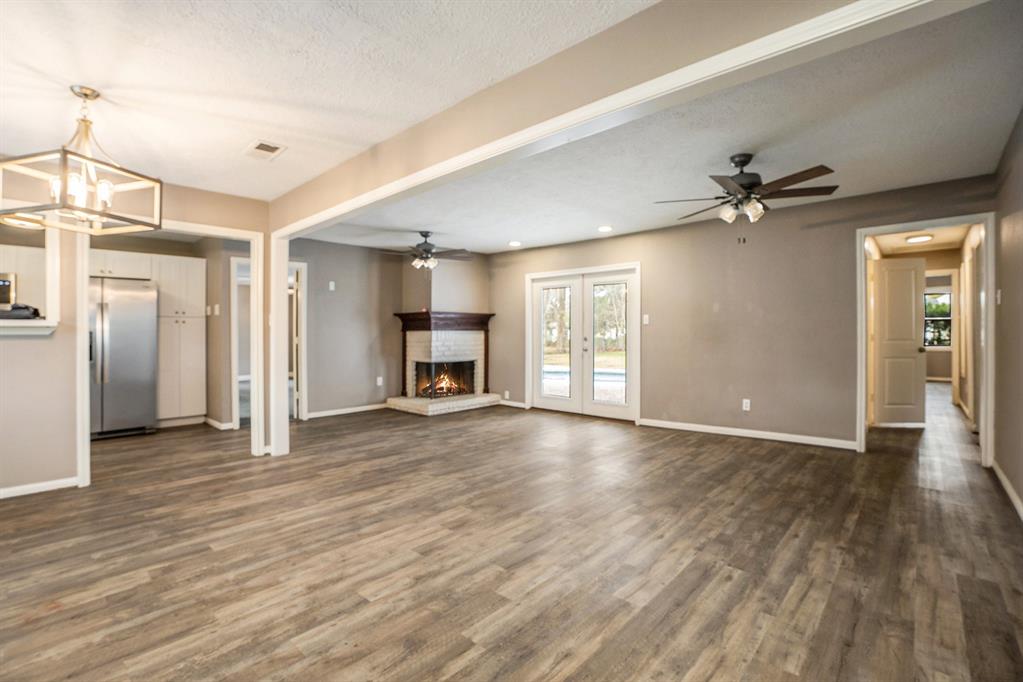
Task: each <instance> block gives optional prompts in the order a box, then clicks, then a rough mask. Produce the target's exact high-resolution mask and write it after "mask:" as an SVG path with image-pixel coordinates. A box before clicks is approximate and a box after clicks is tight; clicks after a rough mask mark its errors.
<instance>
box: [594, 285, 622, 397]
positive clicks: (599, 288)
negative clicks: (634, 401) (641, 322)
mask: <svg viewBox="0 0 1023 682" xmlns="http://www.w3.org/2000/svg"><path fill="white" fill-rule="evenodd" d="M627 291H628V287H627V285H626V284H625V282H614V283H611V284H594V285H593V329H592V332H593V353H592V356H593V361H592V362H593V400H594V401H595V402H601V403H611V404H614V405H624V404H625V357H626V350H627V347H626V343H627V339H626V332H627V330H628V324H627V322H626V321H627V319H628V316H627V315H626V294H627Z"/></svg>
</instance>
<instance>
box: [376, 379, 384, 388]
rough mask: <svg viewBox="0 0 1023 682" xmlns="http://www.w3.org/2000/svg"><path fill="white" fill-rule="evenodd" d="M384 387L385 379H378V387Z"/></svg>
mask: <svg viewBox="0 0 1023 682" xmlns="http://www.w3.org/2000/svg"><path fill="white" fill-rule="evenodd" d="M383 385H384V378H383V377H377V386H383Z"/></svg>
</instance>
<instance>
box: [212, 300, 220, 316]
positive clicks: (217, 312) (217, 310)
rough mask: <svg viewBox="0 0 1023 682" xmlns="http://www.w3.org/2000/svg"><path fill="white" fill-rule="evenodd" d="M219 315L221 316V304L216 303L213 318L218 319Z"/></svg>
mask: <svg viewBox="0 0 1023 682" xmlns="http://www.w3.org/2000/svg"><path fill="white" fill-rule="evenodd" d="M218 315H220V304H219V303H214V304H213V316H214V317H216V316H218Z"/></svg>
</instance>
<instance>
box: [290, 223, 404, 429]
mask: <svg viewBox="0 0 1023 682" xmlns="http://www.w3.org/2000/svg"><path fill="white" fill-rule="evenodd" d="M290 257H291V259H292V260H295V261H305V262H307V263H308V264H309V300H308V301H307V305H308V309H309V311H308V318H309V319H308V321H307V324H308V339H307V345H308V353H309V357H308V371H309V410H310V411H311V412H321V411H325V410H334V409H339V408H345V407H356V406H359V405H370V404H375V403H381V402H383V401H384V400H385V399H386V398H387V397H388V396H392V395H398V393H399V392H400V390H401V389H400V385H401V323H400V322H399V321H398V318H396V317H394V313H396V312H400V311H401V310H402V299H403V295H402V291H403V286H402V268H403V267H408V266H407V264H406V263H405V261H404V260H403V259H402V258H400V257H397V256H388V255H386V254H382V253H380V252H378V251H374V250H372V249H366V248H362V247H358V246H344V245H340V244H328V243H325V242H318V241H312V240H308V239H296V240H294V241H292V242H291V256H290ZM408 269H409V270H411V269H412V268H408ZM331 280H333V281H334V283H335V285H336V286H335V290H334V291H330V290H329V287H328V282H330V281H331ZM378 376H382V377H383V378H384V385H383V386H381V387H378V386H377V385H376V377H378Z"/></svg>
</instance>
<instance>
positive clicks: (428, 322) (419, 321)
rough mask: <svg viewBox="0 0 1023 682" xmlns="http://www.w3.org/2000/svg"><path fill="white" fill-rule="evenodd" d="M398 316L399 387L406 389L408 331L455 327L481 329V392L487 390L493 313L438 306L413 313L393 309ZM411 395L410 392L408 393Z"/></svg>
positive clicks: (457, 329) (453, 328)
mask: <svg viewBox="0 0 1023 682" xmlns="http://www.w3.org/2000/svg"><path fill="white" fill-rule="evenodd" d="M394 316H395V317H397V318H398V319H399V320H401V391H402V395H404V394H405V390H406V379H407V376H406V372H407V371H408V370H407V367H408V362H407V360H408V344H407V343H406V338H405V334H406V333H407V332H429V331H458V332H477V331H479V332H483V392H484V393H490V318H491V317H493V316H494V313H451V312H441V311H438V310H420V311H418V312H415V313H395V314H394ZM409 397H411V396H409Z"/></svg>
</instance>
